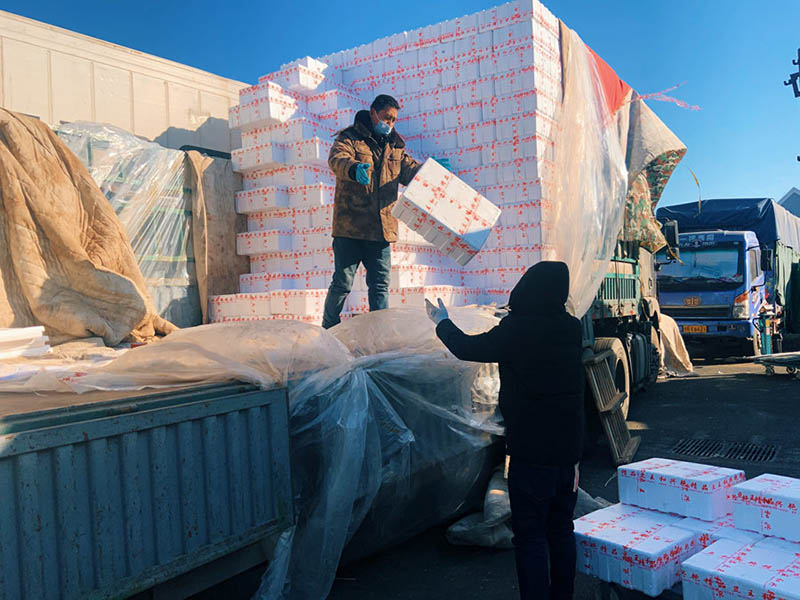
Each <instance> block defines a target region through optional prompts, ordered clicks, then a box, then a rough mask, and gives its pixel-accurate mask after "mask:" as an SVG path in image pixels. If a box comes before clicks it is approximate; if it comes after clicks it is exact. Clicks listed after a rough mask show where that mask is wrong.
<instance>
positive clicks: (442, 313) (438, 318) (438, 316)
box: [425, 298, 450, 325]
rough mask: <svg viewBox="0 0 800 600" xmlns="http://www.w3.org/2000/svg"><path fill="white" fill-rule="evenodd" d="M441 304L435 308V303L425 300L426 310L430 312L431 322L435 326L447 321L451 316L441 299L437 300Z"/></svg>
mask: <svg viewBox="0 0 800 600" xmlns="http://www.w3.org/2000/svg"><path fill="white" fill-rule="evenodd" d="M436 300H437V302H438V303H439V307H438V308H437V307H435V306H434V305H433V303H432V302H431V301H430V300H428V299H427V298H425V310H427V311H428V317H429V318H430V320H431V321H433V322H434V324H435V325H438V324H439V323H441V322H442V321H444V320H445V319H449V318H450V315H448V314H447V309H446V308H445V307H444V302H442V299H441V298H437V299H436Z"/></svg>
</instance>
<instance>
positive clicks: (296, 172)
mask: <svg viewBox="0 0 800 600" xmlns="http://www.w3.org/2000/svg"><path fill="white" fill-rule="evenodd" d="M334 181H335V177H334V175H333V173H332V172H331V170H330V169H329V168H328V167H327V166H322V165H304V164H300V165H286V166H282V167H278V168H268V169H260V170H257V171H250V172H248V173H245V174H244V175H243V176H242V186H243V187H244V189H245V190H253V189H256V188H263V187H265V186H269V185H280V186H286V187H289V188H293V187H300V186H307V185H314V184H319V183H324V184H328V185H333V183H334ZM290 197H291V191H290Z"/></svg>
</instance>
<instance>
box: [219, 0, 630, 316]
mask: <svg viewBox="0 0 800 600" xmlns="http://www.w3.org/2000/svg"><path fill="white" fill-rule="evenodd" d="M559 35H560V34H559V22H558V20H557V19H556V18H555V17H554V16H553V15H552V14H551V13H550V12H549V11H548V10H547V9H546V8H544V7H543V6H542V5H541V4H539V3H538V2H536V1H530V0H528V1H527V2H525V1H523V0H520V1H517V2H511V3H509V4H505V5H502V6H500V7H497V8H493V9H490V10H486V11H482V12H480V13H477V14H473V15H468V16H465V17H461V18H458V19H453V20H450V21H446V22H444V23H438V24H435V25H431V26H429V27H425V28H422V29H419V30H416V31H412V32H403V33H400V34H397V35H393V36H390V37H388V38H383V39H380V40H376V41H375V42H373V43H370V44H366V45H364V46H360V47H358V48H354V49H351V50H346V51H343V52H338V53H335V54H331V55H329V56H325V57H322V58H321V59H319V60H315V59H311V58H305V59H301V60H298V61H295V62H293V63H290V64H288V65H284V66H283V67H282V68H281V70H280V71H278V72H275V73H270V74H268V75H265V76H263V77H261V78H260V80H259V83H258V85H255V86H252V87H250V88H246V89H244V90H242V91H241V94H240V103H239V105H238V106H236V107H234V108H233V109H232V110H231V114H230V122H231V124H232V126H235V127H239V128H240V130H241V132H242V148H241V149H240V150H236V151H235V152H234V153H233V161H234V165H235V168H236V169H237V170H239V171H240V172H241V173H242V174H243V179H244V190H243V191H242V192H240V193H239V194H237V196H236V206H237V210H238V211H239V212H242V213H246V214H247V215H248V217H249V220H248V231H247V232H245V233H241V234H239V236H238V240H237V242H238V251H239V252H240V253H241V254H247V255H249V256H250V257H251V273H250V274H248V275H243V276H242V278H241V286H240V291H241V293H240V294H235V295H230V296H220V297H215V298H211V300H210V308H211V310H210V314H211V318H212V320H216V321H226V320H241V319H254V318H255V319H258V318H298V319H302V320H306V321H309V322H319V321H320V319H321V314H322V304H323V301H324V297H325V291H326V289H327V286H328V284H329V283H330V280H331V275H332V273H333V255H332V252H331V239H330V236H331V220H332V208H333V207H332V203H333V192H334V183H335V179H334V176H333V174H332V173H331V171H330V169H329V168H328V166H327V157H328V152H329V150H330V147H331V143H332V141H333V137H334V136H335V134H336V132H338V131H339V130H341V129H342V128H344V127H347V126H349V125H351V124H352V123H353V119H354V116H355V113H356V112H357V111H358V110H361V109H365V108H367V107H368V105H369V102H371V100H372V99H373V98H374V97H375V96H376V95H377V94H380V93H387V94H391V95H393V96H394V97H396V98H397V99H398V100H399V102H400V104H401V107H402V109H401V111H400V119H399V121H398V123H397V129H398V131H399V133H400V134H401V135H402V136H403V137H404V139H405V141H406V144H407V150H408V152H409V154H411V155H412V156H413V157H415V158H416V159H417V160H420V161H422V159H423V158H424V157H426V156H437V157H443V158H449V159H450V161H451V164H452V165H453V166H454V169H455V175H457V177H458V179H460V180H462V182H463V184H464V188H465V189H467V190H470V189H474V190H475V191H476V192H477V194H478V195H479V196H481V197H485V198H486V199H488V202H487V203H486V204H484V206H486V205H490V203H492V204H494V205H496V206H497V207H499V208H498V209H497V210H496V213H498V214H495V215H493V214H492V213H493V212H494V211H491V210H490V211H489V212H488V214H487V215H486V217H485V218H484V220H485V221H486V225H484V226H483V227H482V228H481V233H475V232H472V231H471V230H470V231H465V232H464V233H466V234H469V233H473V235H468V239H467V241H466V242H465V243H464V244H463V245H462V246H461V248H460V250H461V251H460V252H456V251H454V250H455V249H454V248H449V249H448V248H447V247H445V246H446V245H445V244H439V246H441V247H442V248H444V249H445V252H444V253H443V252H442V251H440V250H439V248H437V247H436V244H431V243H430V242H429V241H428V240H426V239H425V238H424V236H423V235H420V234H419V233H417V232H415V231H413V230H412V229H411V228H410V227H408V226H405V225H404V224H403V223H402V222H401V224H400V233H399V240H398V242H397V243H396V244H394V245H393V248H392V279H391V285H390V296H389V305H390V306H418V305H421V303H422V299H423V298H425V297H427V298H431V299H433V298H435V297H437V296H439V297H442V298H443V299H444V301H445V303H447V304H453V305H464V304H472V303H476V302H481V303H490V302H493V301H495V302H505V301H507V299H508V294H509V291H510V289H511V288H512V287H513V286H514V284H515V283H516V282H517V281H518V279H519V277H520V276H521V275H522V273H524V271H525V269H526V268H527V267H528V266H530V265H531V264H533V263H535V262H538V261H539V260H541V259H542V257H543V243H542V226H543V222H545V221H546V218H545V217H544V216H543V205H544V204H546V203H544V202H543V199H542V179H541V173H542V166H543V164H544V156H545V154H546V153H547V152H550V151H551V150H552V145H553V140H552V135H551V133H552V130H553V124H554V119H555V112H556V109H557V106H558V103H559V102H560V98H561V62H560V60H561V58H560V41H559ZM434 168H435V167H430V169H434ZM472 197H474V195H473V196H472ZM403 208H406V209H407V208H408V205H407V203H406V204H402V203H401V204H400V205H399V206H398V214H399V213H401V212H402V209H403ZM469 210H470V206H469V204H465V206H464V207H462V208H459V209H458V212H459V214H458V215H455V217H456V218H455V220H456V221H459V220H461V219H460V217H463V216H464V214H462V213H466V212H467V211H469ZM399 216H400V218H401V221H402V220H406V221H411V219H410V218H404V217H403V215H402V214H400V215H399ZM498 218H499V220H498V221H497V226H496V227H494V228H491V225H492V224H494V221H495V220H496V219H498ZM437 224H441V222H437ZM490 229H491V231H489V230H490ZM420 230H421V231H424V230H425V228H424V227H421V228H420ZM615 235H616V234H615ZM428 237H432V236H430V235H429V236H428ZM483 238H485V244H484V245H483V250H482V251H481V252H480V253H478V254H477V256H475V253H476V251H477V249H478V248H480V247H481V244H482V242H483ZM459 241H460V242H464V239H463V236H462V237H460V238H459ZM446 254H450V255H451V257H453V258H451V257H448V256H446ZM473 256H475V258H474V259H472V260H471V261H470V262H469V264H468V265H466V266H464V265H465V263H466V261H467V260H469V259H471V258H472V257H473ZM344 310H345V314H354V313H360V312H365V311H366V310H368V302H367V287H366V282H365V279H364V276H363V273H361V272H360V273H359V275H358V276H357V277H356V281H355V283H354V287H353V291H352V292H351V294H350V296H349V297H348V300H347V303H346V304H345V309H344Z"/></svg>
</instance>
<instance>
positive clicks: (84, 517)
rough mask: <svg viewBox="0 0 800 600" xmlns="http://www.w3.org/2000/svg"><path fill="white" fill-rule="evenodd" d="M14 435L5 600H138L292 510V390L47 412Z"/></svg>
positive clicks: (279, 525) (224, 389)
mask: <svg viewBox="0 0 800 600" xmlns="http://www.w3.org/2000/svg"><path fill="white" fill-rule="evenodd" d="M0 434H2V437H0V536H2V537H1V538H0V539H2V543H0V598H1V599H3V600H49V599H53V600H56V599H63V600H67V599H72V598H86V597H91V598H107V597H124V596H126V595H129V594H132V593H135V592H137V591H139V590H143V589H146V588H149V587H151V586H153V585H154V584H157V583H160V582H163V581H166V580H169V579H171V578H172V577H174V576H176V575H179V574H181V573H184V572H186V571H189V570H191V569H193V568H195V567H198V566H200V565H202V564H204V563H207V562H209V561H211V560H214V559H216V558H218V557H220V556H223V555H226V554H228V553H230V552H232V551H235V550H237V549H239V548H242V547H244V546H246V545H247V544H251V543H253V542H255V541H257V540H259V539H262V538H264V537H265V536H268V535H270V534H272V533H275V532H277V531H280V530H282V529H283V528H285V527H286V526H288V524H289V523H290V521H291V519H292V496H291V481H290V473H289V454H288V448H289V446H288V444H289V440H288V424H287V398H286V391H285V390H284V389H280V390H267V391H262V390H258V389H256V388H253V387H252V386H242V385H238V386H235V385H227V386H226V385H223V386H211V387H205V388H197V389H194V390H183V391H181V392H173V393H163V394H158V395H152V396H147V397H139V398H129V399H126V400H119V401H113V402H108V403H102V404H99V405H88V406H86V407H71V408H69V409H58V410H52V411H44V412H41V413H37V414H35V415H29V416H25V417H21V418H20V417H11V418H8V419H5V420H2V421H0Z"/></svg>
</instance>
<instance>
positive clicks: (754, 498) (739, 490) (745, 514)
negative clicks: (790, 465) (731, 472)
mask: <svg viewBox="0 0 800 600" xmlns="http://www.w3.org/2000/svg"><path fill="white" fill-rule="evenodd" d="M728 497H729V499H730V501H731V502H732V503H733V519H734V523H735V524H736V527H738V528H739V529H749V530H751V531H758V532H760V533H763V534H765V535H772V536H777V537H782V538H786V539H787V540H792V541H795V542H800V514H798V506H800V480H798V479H794V478H792V477H784V476H782V475H772V474H769V473H765V474H764V475H759V476H758V477H756V478H754V479H750V480H749V481H744V482H742V483H739V484H737V485H735V486H733V487H732V488H731V489H730V490H729V492H728Z"/></svg>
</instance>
